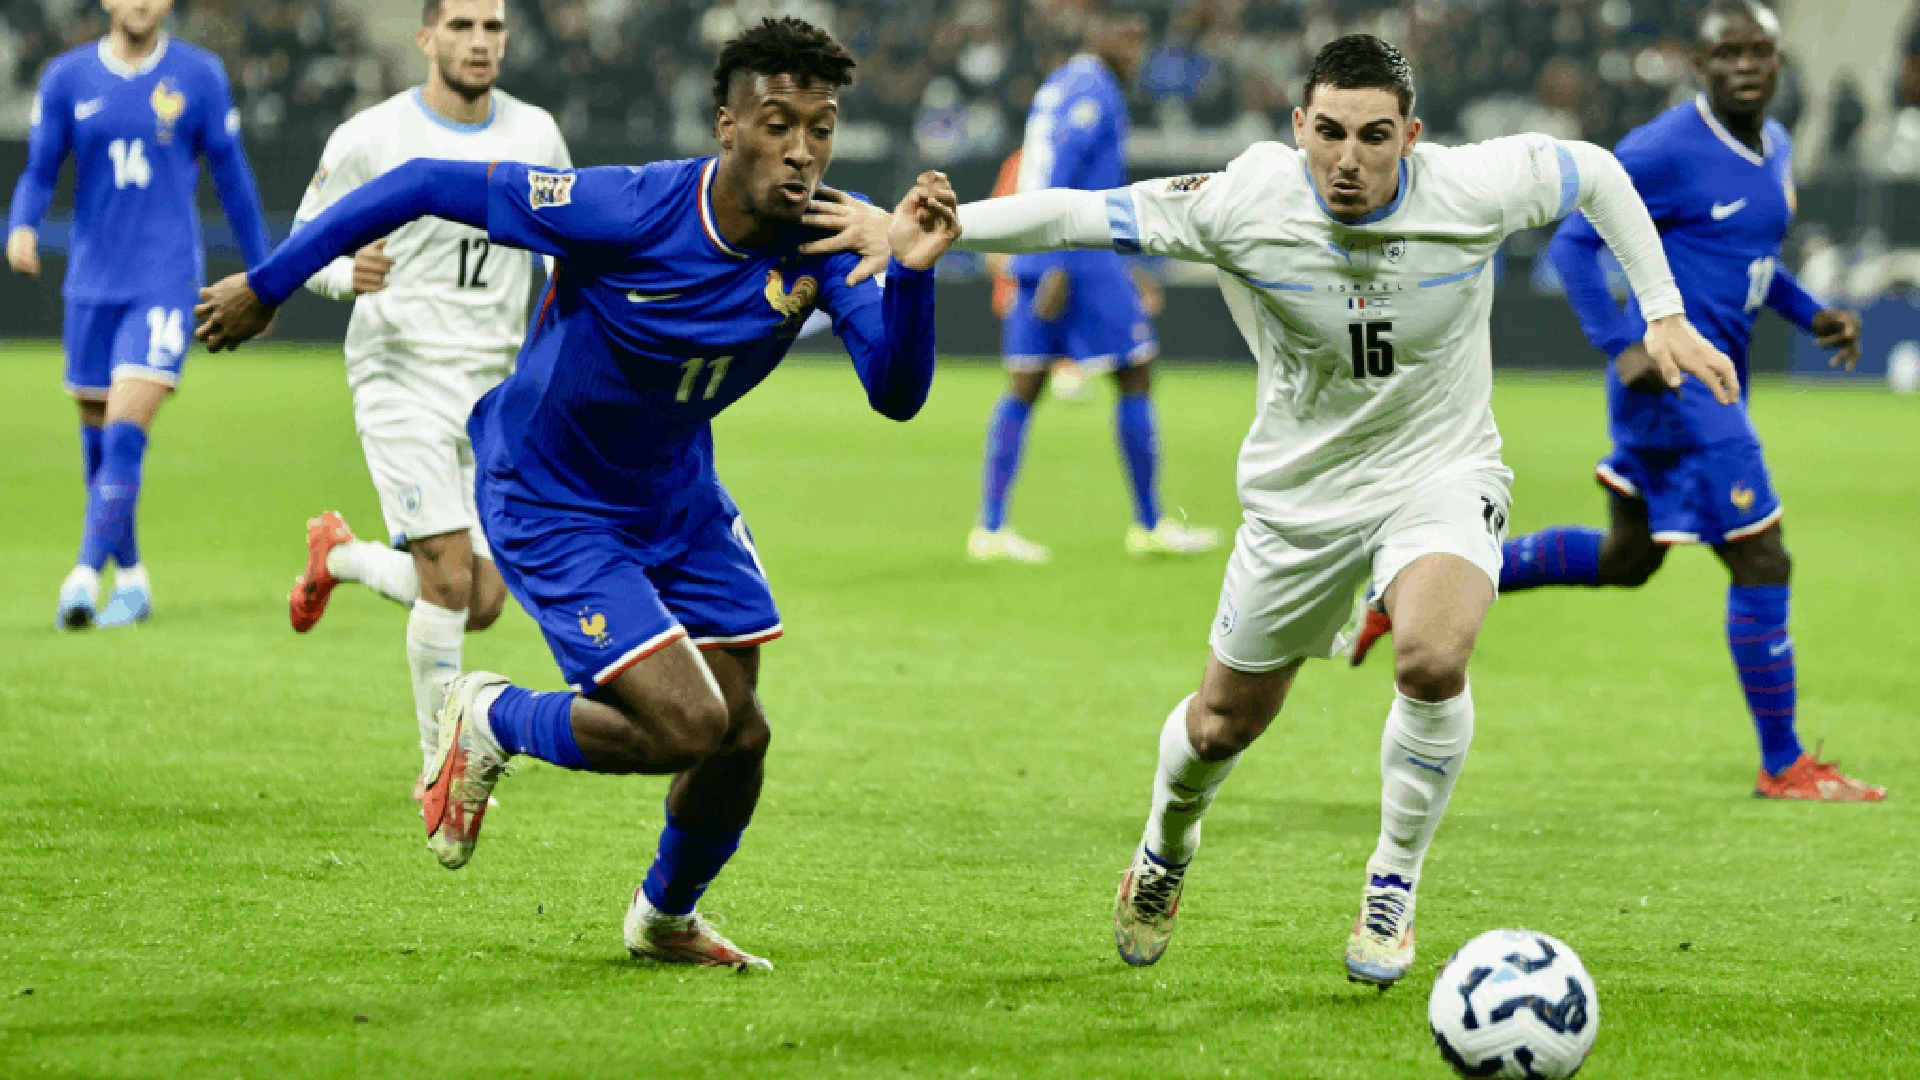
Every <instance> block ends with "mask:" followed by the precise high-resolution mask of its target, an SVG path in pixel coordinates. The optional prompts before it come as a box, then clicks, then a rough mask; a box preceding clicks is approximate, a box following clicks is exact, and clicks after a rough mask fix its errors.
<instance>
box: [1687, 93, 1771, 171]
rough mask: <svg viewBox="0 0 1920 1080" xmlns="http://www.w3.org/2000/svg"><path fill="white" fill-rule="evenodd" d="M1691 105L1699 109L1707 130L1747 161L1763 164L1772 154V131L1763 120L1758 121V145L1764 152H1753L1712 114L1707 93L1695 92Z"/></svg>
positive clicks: (1751, 148)
mask: <svg viewBox="0 0 1920 1080" xmlns="http://www.w3.org/2000/svg"><path fill="white" fill-rule="evenodd" d="M1693 107H1694V108H1695V109H1698V110H1699V111H1700V119H1702V120H1705V121H1706V122H1707V130H1709V131H1711V132H1713V134H1714V135H1715V137H1717V138H1718V139H1719V140H1720V141H1721V142H1723V143H1725V144H1726V146H1727V149H1729V150H1731V151H1733V152H1734V153H1736V154H1739V155H1740V156H1741V157H1743V158H1746V159H1747V161H1748V163H1750V164H1753V165H1765V164H1766V163H1767V159H1768V158H1770V157H1772V156H1773V133H1772V132H1769V131H1768V130H1767V122H1766V121H1765V120H1762V121H1760V147H1761V149H1762V150H1763V151H1764V152H1763V153H1759V154H1756V153H1754V152H1753V147H1751V146H1748V145H1747V144H1746V143H1743V142H1741V141H1740V140H1739V139H1736V138H1734V137H1733V132H1731V131H1728V130H1727V126H1726V125H1725V124H1722V123H1721V122H1720V118H1719V117H1717V116H1715V115H1713V106H1711V105H1708V104H1707V95H1705V94H1695V95H1694V96H1693Z"/></svg>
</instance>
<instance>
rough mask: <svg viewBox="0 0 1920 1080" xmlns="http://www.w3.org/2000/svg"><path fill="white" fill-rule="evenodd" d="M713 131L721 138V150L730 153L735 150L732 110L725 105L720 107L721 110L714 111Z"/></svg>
mask: <svg viewBox="0 0 1920 1080" xmlns="http://www.w3.org/2000/svg"><path fill="white" fill-rule="evenodd" d="M713 130H714V133H715V134H716V135H718V136H720V149H722V150H729V151H730V150H732V149H733V130H734V122H733V110H732V109H729V108H727V107H726V106H725V105H722V106H720V108H719V109H717V110H715V111H714V114H713Z"/></svg>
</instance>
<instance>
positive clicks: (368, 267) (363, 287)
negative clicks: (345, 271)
mask: <svg viewBox="0 0 1920 1080" xmlns="http://www.w3.org/2000/svg"><path fill="white" fill-rule="evenodd" d="M392 269H393V256H391V255H388V254H387V240H386V237H384V236H383V237H381V238H380V239H378V240H375V241H374V242H373V243H371V244H368V245H367V246H366V247H363V248H361V249H360V250H359V252H358V253H356V254H355V255H354V257H353V294H354V295H355V296H365V295H366V294H368V293H376V292H379V291H380V290H381V289H384V288H386V287H387V271H389V270H392Z"/></svg>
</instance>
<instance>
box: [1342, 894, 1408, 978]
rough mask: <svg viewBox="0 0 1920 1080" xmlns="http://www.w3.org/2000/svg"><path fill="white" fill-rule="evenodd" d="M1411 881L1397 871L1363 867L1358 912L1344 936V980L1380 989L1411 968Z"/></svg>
mask: <svg viewBox="0 0 1920 1080" xmlns="http://www.w3.org/2000/svg"><path fill="white" fill-rule="evenodd" d="M1413 889H1414V883H1413V882H1411V881H1409V880H1407V878H1406V877H1404V876H1403V875H1401V874H1398V873H1392V872H1386V873H1377V872H1375V871H1374V869H1373V868H1372V867H1368V868H1367V885H1366V888H1364V889H1362V890H1361V891H1360V915H1359V917H1358V918H1356V919H1354V920H1353V934H1352V936H1350V937H1348V938H1347V981H1348V982H1362V983H1369V984H1371V985H1374V986H1377V987H1379V988H1380V989H1382V990H1385V989H1386V988H1387V987H1389V986H1392V985H1393V984H1394V983H1397V982H1399V981H1400V979H1401V978H1402V977H1403V976H1405V975H1406V973H1407V970H1408V969H1409V968H1411V967H1413Z"/></svg>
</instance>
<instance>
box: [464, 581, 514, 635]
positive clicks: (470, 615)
mask: <svg viewBox="0 0 1920 1080" xmlns="http://www.w3.org/2000/svg"><path fill="white" fill-rule="evenodd" d="M506 607H507V594H506V593H505V592H503V591H502V590H500V589H486V588H476V589H475V590H474V596H473V600H472V603H471V605H470V606H469V607H468V608H467V630H468V631H470V632H471V631H476V630H485V629H486V628H487V627H489V626H492V625H493V624H494V623H496V622H499V621H500V613H501V612H502V611H505V610H506Z"/></svg>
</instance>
